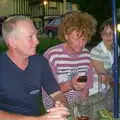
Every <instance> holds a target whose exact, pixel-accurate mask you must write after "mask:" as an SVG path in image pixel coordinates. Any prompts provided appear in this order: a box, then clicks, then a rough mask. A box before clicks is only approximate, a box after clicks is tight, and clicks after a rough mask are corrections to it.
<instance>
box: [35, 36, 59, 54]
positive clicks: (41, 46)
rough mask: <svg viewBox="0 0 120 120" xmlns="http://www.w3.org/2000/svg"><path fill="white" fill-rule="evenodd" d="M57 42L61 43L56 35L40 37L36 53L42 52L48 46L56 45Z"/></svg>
mask: <svg viewBox="0 0 120 120" xmlns="http://www.w3.org/2000/svg"><path fill="white" fill-rule="evenodd" d="M59 43H61V41H60V40H59V39H58V38H56V37H52V38H42V39H40V43H39V45H38V47H37V53H39V54H43V53H44V52H45V51H46V50H47V49H48V48H50V47H52V46H54V45H57V44H59Z"/></svg>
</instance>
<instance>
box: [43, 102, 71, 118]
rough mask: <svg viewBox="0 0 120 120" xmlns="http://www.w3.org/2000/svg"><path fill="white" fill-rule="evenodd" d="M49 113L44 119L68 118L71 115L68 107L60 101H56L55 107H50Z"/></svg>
mask: <svg viewBox="0 0 120 120" xmlns="http://www.w3.org/2000/svg"><path fill="white" fill-rule="evenodd" d="M47 112H48V113H47V114H46V115H44V116H43V120H67V116H68V115H69V112H68V109H67V108H66V107H64V105H63V104H61V103H60V102H59V101H56V103H55V107H53V108H51V109H49V110H48V111H47Z"/></svg>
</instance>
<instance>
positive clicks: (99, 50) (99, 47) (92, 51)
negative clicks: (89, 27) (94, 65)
mask: <svg viewBox="0 0 120 120" xmlns="http://www.w3.org/2000/svg"><path fill="white" fill-rule="evenodd" d="M90 52H91V53H94V52H95V53H96V52H97V53H100V52H102V49H101V42H100V43H98V44H97V45H96V46H95V47H93V48H92V49H91V51H90Z"/></svg>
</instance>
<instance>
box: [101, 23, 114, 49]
mask: <svg viewBox="0 0 120 120" xmlns="http://www.w3.org/2000/svg"><path fill="white" fill-rule="evenodd" d="M101 37H102V40H103V42H104V43H105V45H106V46H108V47H109V46H111V45H112V44H113V30H112V28H111V27H110V26H109V25H108V26H105V27H104V29H103V31H102V32H101Z"/></svg>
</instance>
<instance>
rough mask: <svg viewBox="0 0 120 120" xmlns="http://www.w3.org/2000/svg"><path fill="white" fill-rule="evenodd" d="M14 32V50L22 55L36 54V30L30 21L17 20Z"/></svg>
mask: <svg viewBox="0 0 120 120" xmlns="http://www.w3.org/2000/svg"><path fill="white" fill-rule="evenodd" d="M14 34H15V37H14V41H13V42H14V48H15V49H14V50H16V52H17V53H18V54H20V55H23V56H32V55H35V54H36V46H37V45H38V39H37V30H36V28H35V27H34V25H33V23H32V22H30V21H21V22H18V23H17V28H16V32H15V33H14Z"/></svg>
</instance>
